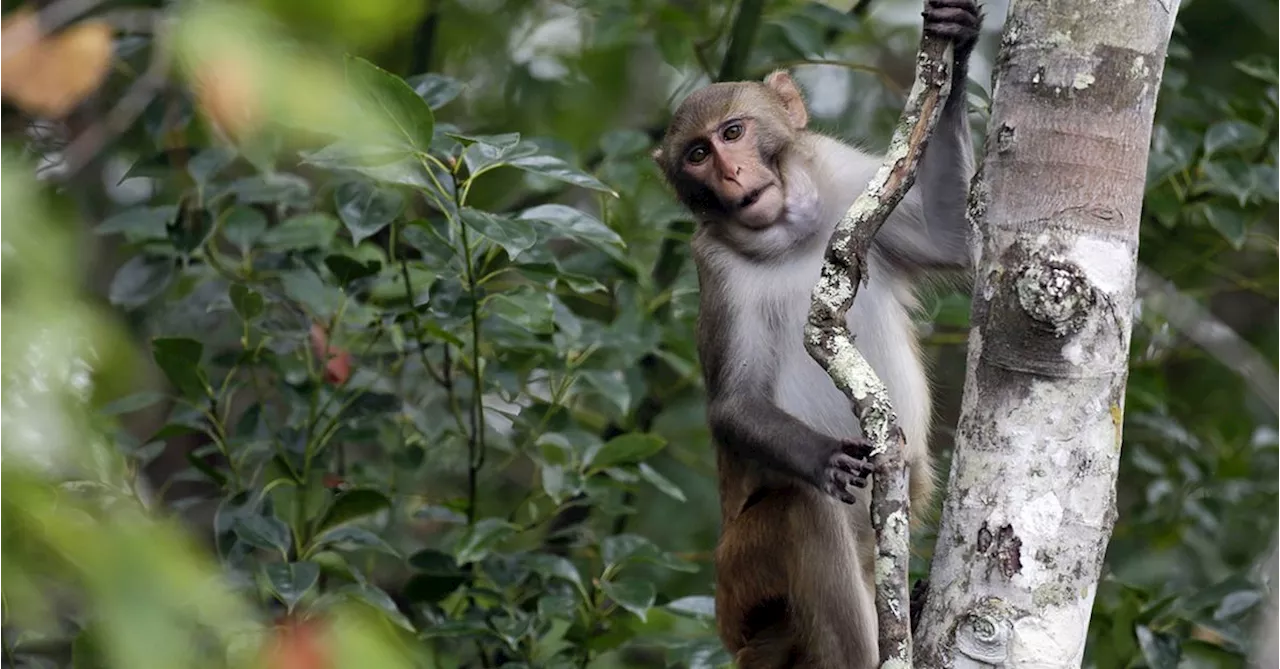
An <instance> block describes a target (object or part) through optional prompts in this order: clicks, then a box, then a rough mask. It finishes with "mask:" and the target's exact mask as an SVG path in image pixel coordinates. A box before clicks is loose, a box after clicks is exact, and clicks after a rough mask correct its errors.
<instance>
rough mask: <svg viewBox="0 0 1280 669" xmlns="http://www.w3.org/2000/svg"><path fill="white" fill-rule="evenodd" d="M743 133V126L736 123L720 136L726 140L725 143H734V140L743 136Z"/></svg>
mask: <svg viewBox="0 0 1280 669" xmlns="http://www.w3.org/2000/svg"><path fill="white" fill-rule="evenodd" d="M742 131H743V128H742V124H741V123H734V124H733V125H730V126H729V127H727V128H725V129H724V130H723V131H721V133H720V136H721V137H723V138H724V141H726V142H732V141H733V140H735V139H737V138H739V137H741V136H742Z"/></svg>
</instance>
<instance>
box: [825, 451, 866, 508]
mask: <svg viewBox="0 0 1280 669" xmlns="http://www.w3.org/2000/svg"><path fill="white" fill-rule="evenodd" d="M872 471H873V468H872V466H871V442H869V441H867V440H866V439H863V438H862V437H858V438H856V439H850V440H847V441H845V442H843V443H842V444H841V445H840V449H839V450H837V451H836V452H835V453H834V454H832V455H831V457H830V458H829V459H828V460H827V464H826V472H825V473H824V474H825V475H824V476H823V481H825V487H824V489H825V491H826V493H827V494H828V495H831V496H832V497H835V498H836V499H838V500H840V501H841V502H844V503H845V504H853V503H854V501H856V500H855V498H854V496H853V489H854V488H865V487H866V486H867V477H868V476H870V475H871V473H872Z"/></svg>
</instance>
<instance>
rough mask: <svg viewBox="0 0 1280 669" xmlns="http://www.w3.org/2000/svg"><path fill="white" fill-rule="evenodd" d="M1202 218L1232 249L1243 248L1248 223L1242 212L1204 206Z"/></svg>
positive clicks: (1222, 207) (1210, 205)
mask: <svg viewBox="0 0 1280 669" xmlns="http://www.w3.org/2000/svg"><path fill="white" fill-rule="evenodd" d="M1204 217H1205V219H1206V220H1208V221H1209V225H1210V226H1212V227H1213V229H1214V230H1217V231H1218V234H1220V235H1222V238H1223V239H1225V240H1227V242H1228V243H1230V244H1231V247H1232V248H1234V249H1236V250H1240V249H1242V248H1244V243H1245V241H1246V240H1247V239H1248V238H1249V221H1248V219H1247V218H1245V215H1244V212H1242V211H1240V210H1239V209H1236V208H1235V207H1230V206H1226V205H1220V204H1209V205H1206V206H1205V209H1204Z"/></svg>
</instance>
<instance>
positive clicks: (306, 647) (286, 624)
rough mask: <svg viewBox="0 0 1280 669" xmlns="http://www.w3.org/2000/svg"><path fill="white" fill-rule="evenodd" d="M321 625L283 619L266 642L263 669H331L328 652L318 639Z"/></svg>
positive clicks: (331, 662)
mask: <svg viewBox="0 0 1280 669" xmlns="http://www.w3.org/2000/svg"><path fill="white" fill-rule="evenodd" d="M323 631H324V630H323V625H321V624H320V623H318V622H315V621H308V620H297V619H294V618H286V619H284V620H283V621H281V624H280V625H279V626H278V627H277V628H276V630H275V637H274V638H273V639H271V641H269V642H268V645H267V648H266V654H265V657H264V658H263V660H264V661H263V663H262V664H261V665H260V666H262V667H265V668H266V669H329V668H330V667H332V666H333V661H332V658H331V656H330V652H329V649H328V648H326V647H325V645H324V643H323V640H322V638H321V636H322V632H323Z"/></svg>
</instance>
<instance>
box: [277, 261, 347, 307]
mask: <svg viewBox="0 0 1280 669" xmlns="http://www.w3.org/2000/svg"><path fill="white" fill-rule="evenodd" d="M280 282H281V284H282V286H283V287H284V294H285V295H288V296H289V299H292V300H294V301H295V302H297V303H298V304H301V305H302V306H304V307H306V309H307V311H309V312H310V313H311V315H312V316H317V317H320V318H326V319H327V318H329V317H330V316H332V315H333V314H335V313H337V311H338V309H339V308H340V307H341V306H342V292H341V291H340V290H339V289H338V288H337V287H335V286H331V285H328V284H326V283H325V282H324V281H321V280H320V277H319V276H318V275H317V274H316V273H315V272H313V271H311V270H309V269H299V270H293V271H292V272H281V273H280Z"/></svg>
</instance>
